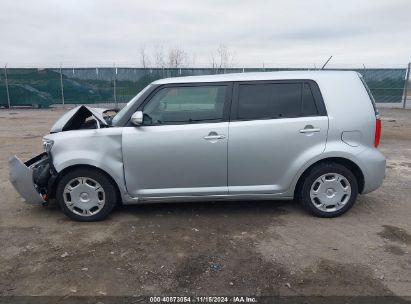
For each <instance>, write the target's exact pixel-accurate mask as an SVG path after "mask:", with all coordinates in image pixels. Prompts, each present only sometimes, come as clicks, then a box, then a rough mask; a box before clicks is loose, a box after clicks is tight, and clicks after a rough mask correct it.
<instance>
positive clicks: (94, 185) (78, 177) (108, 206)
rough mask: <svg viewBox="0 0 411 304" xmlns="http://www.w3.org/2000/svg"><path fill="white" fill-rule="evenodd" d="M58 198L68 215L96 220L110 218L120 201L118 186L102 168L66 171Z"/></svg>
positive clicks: (80, 219) (60, 184)
mask: <svg viewBox="0 0 411 304" xmlns="http://www.w3.org/2000/svg"><path fill="white" fill-rule="evenodd" d="M56 198H57V202H58V204H59V205H60V208H61V209H62V211H63V212H64V214H66V215H67V216H68V217H70V218H71V219H73V220H76V221H82V222H93V221H99V220H102V219H104V218H106V217H107V216H108V215H109V214H110V212H111V211H112V210H113V208H114V206H115V205H116V201H117V197H116V188H115V186H114V185H113V184H112V182H111V180H110V179H109V178H108V177H107V176H106V175H105V174H104V173H102V172H99V171H97V170H93V169H85V168H81V169H75V170H73V171H70V172H68V173H67V174H65V175H64V176H63V177H62V179H61V180H60V182H59V184H58V186H57V191H56Z"/></svg>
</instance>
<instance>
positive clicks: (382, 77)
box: [0, 64, 411, 108]
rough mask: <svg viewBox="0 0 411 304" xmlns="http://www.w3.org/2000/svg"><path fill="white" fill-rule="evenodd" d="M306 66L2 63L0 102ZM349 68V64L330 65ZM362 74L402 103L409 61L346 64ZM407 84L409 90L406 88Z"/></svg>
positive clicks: (110, 97) (377, 92) (54, 100)
mask: <svg viewBox="0 0 411 304" xmlns="http://www.w3.org/2000/svg"><path fill="white" fill-rule="evenodd" d="M284 70H310V69H308V68H307V69H301V68H298V69H297V68H230V69H209V68H181V69H158V68H145V69H144V68H116V67H112V68H45V69H33V68H30V69H29V68H23V69H16V68H7V67H5V68H4V71H3V73H1V74H0V107H9V106H11V107H13V106H33V107H39V108H46V107H49V106H51V105H64V104H105V103H110V104H115V106H118V104H120V103H121V104H122V103H126V102H128V101H129V100H130V99H131V98H132V97H133V96H135V95H136V94H137V93H138V92H139V91H140V90H142V89H143V88H144V87H145V86H146V85H148V84H149V83H151V82H152V81H154V80H156V79H160V78H166V77H177V76H195V75H210V74H222V73H243V72H244V73H246V72H263V71H265V72H268V71H284ZM333 70H347V69H333ZM350 70H355V71H357V72H359V73H361V74H362V75H363V77H364V79H365V81H366V83H367V84H368V86H369V88H370V89H371V91H372V93H373V95H374V97H375V99H376V102H378V103H389V104H397V105H401V104H404V106H405V102H406V100H407V97H409V91H410V89H411V87H410V86H408V81H407V78H408V80H409V75H410V64H408V66H406V67H404V68H396V69H387V68H381V69H378V68H372V69H366V68H362V69H350ZM407 86H408V89H407Z"/></svg>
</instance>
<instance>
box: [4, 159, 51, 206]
mask: <svg viewBox="0 0 411 304" xmlns="http://www.w3.org/2000/svg"><path fill="white" fill-rule="evenodd" d="M45 161H48V159H47V154H46V153H42V154H40V155H37V156H36V157H34V158H32V159H30V160H29V161H27V162H25V163H23V162H22V161H21V160H20V159H19V158H18V157H17V156H13V157H12V158H10V160H9V174H10V182H11V183H12V185H13V186H14V188H15V189H16V191H17V192H18V193H19V194H20V196H21V197H22V198H23V199H24V200H25V201H26V202H28V203H34V204H41V203H44V202H45V200H44V199H43V197H42V195H41V194H40V192H39V190H38V188H37V186H36V185H35V183H34V179H33V168H34V167H36V166H38V165H39V164H41V163H44V162H45Z"/></svg>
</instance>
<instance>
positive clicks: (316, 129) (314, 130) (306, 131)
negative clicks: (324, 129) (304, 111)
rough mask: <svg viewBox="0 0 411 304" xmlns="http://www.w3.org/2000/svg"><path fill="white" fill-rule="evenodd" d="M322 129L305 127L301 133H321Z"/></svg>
mask: <svg viewBox="0 0 411 304" xmlns="http://www.w3.org/2000/svg"><path fill="white" fill-rule="evenodd" d="M320 131H321V129H319V128H307V127H305V128H304V129H301V130H300V133H314V132H320Z"/></svg>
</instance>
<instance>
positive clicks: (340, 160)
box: [294, 157, 365, 198]
mask: <svg viewBox="0 0 411 304" xmlns="http://www.w3.org/2000/svg"><path fill="white" fill-rule="evenodd" d="M322 163H337V164H340V165H342V166H344V167H346V168H347V169H349V170H350V171H351V172H352V173H353V174H354V176H355V178H356V180H357V183H358V192H359V193H362V191H363V190H364V184H365V179H364V174H363V172H362V170H361V168H360V167H359V166H358V165H357V164H356V163H355V162H353V161H352V160H350V159H347V158H344V157H327V158H323V159H320V160H318V161H316V162H314V163H313V164H311V165H310V166H309V167H308V168H306V169H305V170H304V172H303V173H302V174H301V175H300V177H299V178H298V181H297V184H296V187H295V189H294V198H296V197H298V193H299V191H300V189H301V185H302V181H303V180H304V179H305V177H306V176H307V175H308V174H309V173H310V171H311V170H312V168H314V167H315V166H318V165H319V164H322Z"/></svg>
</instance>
